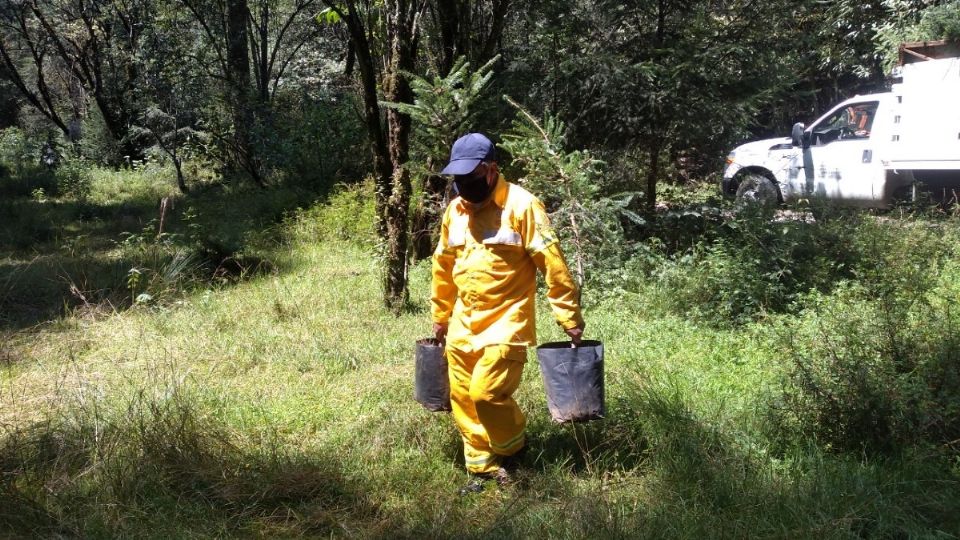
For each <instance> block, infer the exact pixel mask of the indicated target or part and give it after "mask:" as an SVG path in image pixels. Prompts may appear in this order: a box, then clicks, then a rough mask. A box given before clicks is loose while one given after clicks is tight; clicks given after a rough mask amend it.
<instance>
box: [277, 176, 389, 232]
mask: <svg viewBox="0 0 960 540" xmlns="http://www.w3.org/2000/svg"><path fill="white" fill-rule="evenodd" d="M373 199H374V197H373V182H371V181H366V182H363V183H360V184H341V185H339V186H338V187H337V188H336V189H334V192H333V194H331V195H330V197H329V198H328V199H327V201H326V202H323V203H321V204H317V205H314V206H313V207H311V208H309V209H307V210H302V211H300V212H298V213H296V214H295V215H293V216H292V218H291V219H288V221H287V226H286V230H287V231H288V233H287V234H288V236H289V238H290V239H291V240H293V241H296V242H301V243H313V242H322V241H327V240H346V241H349V242H354V243H356V244H359V245H363V246H373V245H374V244H375V243H376V237H375V235H374V230H373V227H374V221H375V220H376V212H375V211H374V204H373Z"/></svg>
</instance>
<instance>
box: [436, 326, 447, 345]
mask: <svg viewBox="0 0 960 540" xmlns="http://www.w3.org/2000/svg"><path fill="white" fill-rule="evenodd" d="M433 337H435V338H437V341H439V342H440V343H444V342H445V341H446V340H447V323H433Z"/></svg>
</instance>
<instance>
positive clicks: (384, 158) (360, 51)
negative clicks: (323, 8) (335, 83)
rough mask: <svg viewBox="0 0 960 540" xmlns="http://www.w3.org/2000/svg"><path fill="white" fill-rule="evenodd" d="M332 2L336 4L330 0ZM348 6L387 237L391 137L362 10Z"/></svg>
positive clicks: (380, 219) (380, 232)
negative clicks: (386, 129) (382, 118)
mask: <svg viewBox="0 0 960 540" xmlns="http://www.w3.org/2000/svg"><path fill="white" fill-rule="evenodd" d="M328 5H331V7H332V6H333V4H330V3H329V2H328ZM347 10H348V11H347V13H345V15H346V17H345V20H346V23H347V29H348V30H349V31H350V41H351V42H352V43H353V52H354V54H355V58H356V66H357V69H358V70H359V71H360V83H361V86H362V88H363V122H364V125H366V127H367V138H368V140H369V142H370V151H371V153H372V154H373V171H374V194H375V196H374V206H375V210H376V216H377V221H376V232H377V236H379V237H380V238H386V237H387V224H386V208H387V202H388V199H389V197H390V192H391V191H392V187H391V185H392V183H393V166H392V164H391V160H390V151H389V150H388V149H387V138H386V135H385V134H384V132H383V125H382V124H381V123H380V102H379V100H378V97H377V71H376V68H375V65H374V62H373V55H372V54H371V52H370V42H369V41H368V39H367V32H366V29H365V28H364V26H363V20H362V19H361V17H360V13H359V12H358V11H357V9H356V6H355V5H354V3H353V2H349V3H348V4H347Z"/></svg>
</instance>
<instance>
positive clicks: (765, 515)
mask: <svg viewBox="0 0 960 540" xmlns="http://www.w3.org/2000/svg"><path fill="white" fill-rule="evenodd" d="M110 193H113V194H116V196H117V197H119V199H118V200H115V201H112V202H109V203H104V205H105V206H106V205H112V207H115V208H121V207H124V205H125V204H126V205H128V206H126V207H124V208H128V209H130V212H129V214H130V215H136V216H138V217H136V218H131V219H135V220H136V226H135V227H132V229H133V230H132V231H130V232H136V231H138V230H141V229H142V228H143V227H144V226H146V225H147V223H148V222H149V219H152V215H151V213H152V212H155V209H154V206H153V205H154V198H155V196H154V195H150V196H147V197H145V198H143V199H141V201H142V202H140V203H136V202H134V201H136V200H137V199H136V197H137V195H135V194H122V193H120V191H119V190H118V189H111V190H110ZM138 193H140V194H142V193H143V191H139V192H138ZM294 199H296V197H294V196H291V197H289V198H288V199H286V200H288V201H290V200H294ZM125 201H126V202H125ZM340 202H341V204H340V206H330V207H324V206H323V205H320V206H316V207H314V208H312V209H310V210H307V211H305V212H301V213H300V214H299V217H288V218H287V219H286V220H285V221H283V222H282V223H279V224H277V223H276V222H274V223H273V224H271V225H269V226H264V227H262V228H257V227H252V226H251V227H250V230H253V229H257V234H256V235H255V238H254V239H255V240H256V241H257V242H258V243H257V245H256V248H253V247H248V248H246V249H247V251H246V253H247V254H248V256H249V257H250V258H251V259H253V258H254V255H255V258H256V259H257V260H270V261H271V263H270V264H269V265H263V266H262V268H260V271H259V272H258V273H254V272H250V273H249V274H246V275H244V276H242V279H219V280H218V279H209V280H205V281H198V282H194V283H193V286H191V287H189V288H188V289H186V292H182V293H178V294H172V293H171V294H169V295H167V296H164V297H163V298H162V300H163V301H153V302H140V303H131V302H132V301H131V302H128V303H127V304H124V305H120V304H119V303H118V302H113V303H108V302H106V301H102V302H92V301H91V302H90V305H85V304H84V303H83V302H77V301H76V300H75V299H74V300H71V301H68V302H66V304H65V303H64V302H60V304H59V306H57V305H56V304H54V306H55V309H54V308H50V304H49V302H47V303H46V304H44V306H40V305H39V303H38V304H37V305H34V306H32V307H30V309H26V308H23V309H21V310H20V311H19V312H18V313H19V315H18V316H17V317H7V318H4V324H5V326H4V327H3V329H2V330H0V332H2V334H0V337H2V348H0V471H2V478H0V534H2V535H5V536H12V537H33V536H40V537H51V536H57V535H59V536H60V537H84V538H86V537H101V538H115V537H132V538H148V537H149V538H170V537H237V536H239V537H302V536H306V537H330V536H332V537H361V538H404V537H409V538H425V537H426V538H434V537H436V538H448V537H449V538H454V537H456V538H515V537H535V538H542V537H556V538H623V537H634V538H650V537H655V538H698V537H733V538H743V537H765V538H809V537H821V538H868V537H869V538H907V537H909V538H956V537H957V536H960V462H958V461H957V457H956V456H957V454H956V452H953V453H952V454H951V453H950V452H946V453H944V452H937V451H932V450H930V448H929V447H927V446H917V447H916V448H907V449H904V450H903V451H901V452H896V453H890V454H884V455H874V454H861V455H857V454H850V453H835V452H829V451H828V450H825V449H824V448H823V447H822V446H820V445H818V444H817V441H815V440H810V441H807V442H803V441H800V442H799V443H798V444H794V445H791V446H789V447H784V446H782V445H777V444H774V443H773V442H772V439H771V437H770V436H769V425H768V424H769V416H770V408H771V403H774V402H775V397H776V396H777V394H778V392H779V391H780V387H781V381H782V380H783V377H784V376H785V372H786V370H787V368H788V364H789V363H788V354H787V353H786V352H785V351H783V350H782V349H781V345H780V344H781V343H782V341H781V340H780V338H779V337H778V336H779V334H778V332H782V331H783V330H782V329H783V326H784V324H786V323H785V320H786V319H789V317H790V316H787V315H784V316H781V317H770V318H765V319H759V320H758V322H753V323H748V324H743V325H740V326H738V327H736V328H734V329H731V328H717V327H715V326H711V325H708V324H704V323H701V322H697V321H696V320H692V319H689V318H687V317H683V316H680V315H677V314H669V313H668V312H666V311H665V310H664V309H660V308H659V307H657V306H656V305H654V304H655V303H656V301H657V300H656V299H657V298H659V295H658V291H657V290H656V287H657V285H656V284H652V285H651V286H650V288H649V289H648V290H644V291H642V292H639V293H623V294H619V295H607V296H602V297H601V296H597V297H596V299H595V300H594V299H593V297H591V296H589V293H588V297H587V300H588V309H587V311H586V313H585V316H586V320H587V324H588V327H587V335H588V337H590V338H594V339H601V340H603V342H604V344H605V349H606V363H607V364H606V386H607V409H608V411H607V412H608V417H607V418H606V419H604V420H601V421H596V422H592V423H589V424H584V425H577V426H558V425H554V424H552V423H551V422H550V420H549V414H548V412H547V409H546V400H545V398H544V393H543V387H542V384H541V382H540V376H539V373H538V370H537V365H536V362H535V359H534V358H533V354H532V352H531V354H530V361H529V362H528V364H527V368H526V371H525V373H524V383H523V385H522V387H521V389H520V391H519V392H518V395H517V398H518V400H519V402H520V404H521V406H522V407H523V408H524V410H525V411H526V412H527V414H528V420H529V437H530V452H529V453H528V454H527V456H526V457H525V461H524V463H523V468H522V471H521V472H520V474H519V478H518V482H517V483H516V484H515V485H513V486H510V487H508V488H505V489H502V490H498V489H496V488H493V487H492V486H491V487H490V488H488V489H487V490H486V491H485V492H483V493H480V494H477V495H475V496H471V497H465V498H460V497H458V496H457V489H458V488H459V487H460V486H461V485H462V484H464V483H465V482H466V480H467V477H466V474H465V473H464V472H463V469H462V459H463V458H462V454H461V449H460V443H459V436H458V434H457V433H456V430H455V428H454V426H453V423H452V419H451V418H450V417H449V416H448V415H446V414H437V413H428V412H426V411H425V410H423V409H422V408H421V407H420V406H419V405H418V404H417V403H415V402H414V401H413V399H412V381H413V345H414V342H415V340H416V339H418V338H421V337H425V336H426V335H427V333H428V331H429V328H430V324H429V313H428V308H427V305H428V295H429V268H428V266H427V265H426V264H425V263H420V264H418V265H416V266H415V267H414V268H413V269H412V273H411V279H410V283H411V305H410V307H409V309H408V310H407V311H406V312H405V313H404V314H402V315H400V316H399V317H394V316H393V315H390V314H389V313H388V312H387V311H386V310H385V309H384V308H383V307H382V302H381V297H380V288H379V283H380V279H379V276H380V274H379V269H378V264H377V260H376V257H375V256H374V255H373V250H372V249H371V248H370V246H369V245H363V244H362V243H358V242H356V241H350V240H345V239H344V238H345V237H354V236H353V235H352V234H351V233H350V231H349V230H339V229H337V227H338V226H343V227H346V229H350V228H351V227H359V226H361V225H356V224H354V225H343V221H344V220H343V215H342V213H344V208H345V206H344V203H343V199H341V200H340ZM354 202H355V201H354ZM24 204H26V203H24ZM36 204H40V203H36ZM178 204H180V205H183V204H186V203H185V202H183V201H178ZM278 204H279V203H278ZM180 208H183V206H181V207H180ZM346 208H348V209H349V208H353V207H350V206H347V207H346ZM338 212H340V213H341V214H338ZM357 212H361V211H360V210H357ZM177 215H181V214H177ZM364 216H365V219H366V218H368V217H369V216H366V215H364ZM64 219H65V220H66V221H65V222H64V228H63V229H59V230H61V231H63V232H59V233H56V234H52V235H50V236H47V237H43V238H40V239H38V240H37V242H36V243H35V244H34V245H35V246H40V250H39V251H38V250H36V249H34V250H33V251H31V250H30V249H29V248H26V247H24V246H18V247H16V249H14V248H13V247H10V246H11V245H12V244H9V243H8V244H7V245H6V246H5V248H4V249H6V252H0V261H7V262H0V264H5V265H7V266H8V268H7V269H6V273H5V274H3V273H0V276H6V278H5V281H4V280H2V279H0V286H3V285H4V284H6V296H2V295H0V299H4V298H6V301H9V300H10V299H12V298H16V299H19V300H18V302H20V306H21V307H22V305H23V304H24V302H26V301H27V300H29V299H30V298H31V295H30V286H27V285H25V284H28V283H38V284H39V285H37V287H40V288H41V289H42V287H43V285H44V284H47V285H50V284H51V283H53V284H54V285H56V287H53V288H51V289H50V292H47V293H45V294H46V295H47V297H55V295H56V294H59V293H58V292H57V291H61V289H60V288H57V287H60V286H61V285H62V284H63V283H64V282H70V281H71V280H70V279H69V278H71V275H70V273H71V270H70V269H71V268H72V269H78V270H76V271H86V270H84V269H90V268H96V267H90V266H84V263H83V262H82V261H81V262H80V263H77V265H76V266H65V265H62V264H61V265H60V266H59V267H57V266H56V264H54V263H53V262H51V264H50V265H48V266H46V267H43V266H40V265H41V263H40V261H43V260H44V258H47V259H49V260H51V261H53V260H54V259H56V258H57V257H66V256H69V252H68V251H65V250H64V248H62V246H60V245H59V244H61V243H62V241H64V240H67V239H70V238H75V237H72V236H71V234H72V233H71V231H70V230H69V226H70V223H73V226H76V227H81V228H83V227H87V228H84V229H82V230H83V231H85V232H84V233H83V234H85V235H87V236H86V237H85V239H84V240H83V242H84V245H85V246H89V252H88V253H86V255H85V256H87V257H99V259H97V260H99V261H104V260H110V261H114V262H115V263H116V265H117V268H118V272H119V279H120V282H121V283H123V282H124V280H125V279H128V277H129V274H128V273H127V272H126V271H127V269H128V268H129V267H130V266H131V259H129V256H130V254H131V253H133V252H135V250H133V251H131V250H132V249H133V248H130V247H129V246H127V248H124V247H123V246H120V247H117V246H116V245H115V244H113V243H111V242H110V240H112V239H116V238H122V237H123V236H122V235H121V234H120V233H121V232H122V231H120V230H118V229H117V227H118V226H119V225H117V224H118V223H119V222H118V221H111V220H110V219H109V218H104V219H103V223H104V225H103V227H102V228H101V229H100V230H92V229H90V228H89V221H88V222H86V223H87V224H86V225H84V222H82V221H81V222H77V223H74V221H71V220H72V217H70V216H68V217H67V218H64ZM358 219H359V218H358ZM127 221H128V222H130V223H131V224H132V223H133V222H132V221H130V219H128V220H127ZM359 221H363V220H362V219H359ZM67 222H69V223H67ZM338 224H339V225H338ZM108 225H109V226H108ZM183 226H184V227H186V226H185V225H183ZM121 228H122V227H121ZM173 230H174V231H175V232H176V231H177V230H178V229H176V228H174V229H173ZM183 230H184V231H186V229H185V228H184V229H183ZM183 234H186V233H185V232H184V233H183ZM244 238H248V239H249V237H244ZM354 238H355V237H354ZM96 246H100V247H96ZM125 249H126V251H125ZM29 260H35V261H37V262H34V263H32V264H33V266H24V267H23V268H24V269H22V270H19V271H18V273H16V272H13V271H11V270H10V267H12V266H13V265H14V264H18V263H23V261H29ZM43 268H47V269H46V270H43ZM50 268H53V270H50ZM57 268H59V271H58V270H57ZM97 272H99V270H90V273H91V274H96V273H97ZM73 282H76V280H73ZM3 290H4V289H0V291H3ZM120 292H121V293H124V294H126V295H127V296H129V293H130V291H126V292H124V291H123V288H122V287H121V289H120ZM68 293H69V291H68ZM117 294H119V293H117ZM101 298H103V299H111V298H115V296H113V295H112V294H103V295H101ZM48 299H49V298H48ZM26 303H28V304H29V302H26ZM8 305H11V304H8ZM111 306H113V307H111ZM41 307H43V309H40V308H41ZM34 308H36V309H34ZM5 309H6V307H5ZM30 314H32V315H33V316H32V317H28V316H27V315H30ZM538 326H539V335H540V340H541V341H550V340H555V339H560V338H561V335H562V333H561V332H560V330H559V329H558V328H557V327H556V325H554V324H553V323H552V321H551V318H550V315H549V312H548V310H547V309H546V306H545V304H544V305H542V306H541V309H540V311H539V320H538Z"/></svg>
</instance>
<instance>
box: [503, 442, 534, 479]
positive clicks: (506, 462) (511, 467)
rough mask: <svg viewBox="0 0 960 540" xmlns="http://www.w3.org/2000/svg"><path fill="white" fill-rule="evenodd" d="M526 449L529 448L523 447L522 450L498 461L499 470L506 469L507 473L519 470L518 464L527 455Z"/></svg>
mask: <svg viewBox="0 0 960 540" xmlns="http://www.w3.org/2000/svg"><path fill="white" fill-rule="evenodd" d="M527 448H529V446H524V447H523V448H521V449H519V450H517V451H516V452H514V453H513V454H510V455H509V456H504V457H503V458H502V459H501V460H500V468H501V469H506V471H507V472H508V473H509V472H516V471H517V469H519V468H520V464H521V463H522V462H523V458H524V457H525V456H526V455H527Z"/></svg>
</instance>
